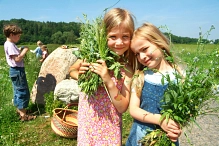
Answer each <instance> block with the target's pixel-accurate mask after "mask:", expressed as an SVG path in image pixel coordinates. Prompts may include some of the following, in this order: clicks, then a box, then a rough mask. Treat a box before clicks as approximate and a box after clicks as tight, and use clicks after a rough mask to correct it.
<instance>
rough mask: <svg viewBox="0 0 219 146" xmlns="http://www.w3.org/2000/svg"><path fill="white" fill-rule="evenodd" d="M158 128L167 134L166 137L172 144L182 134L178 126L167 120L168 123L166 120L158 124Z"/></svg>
mask: <svg viewBox="0 0 219 146" xmlns="http://www.w3.org/2000/svg"><path fill="white" fill-rule="evenodd" d="M160 127H161V128H162V129H163V130H164V131H165V132H166V133H167V136H168V137H169V138H170V140H171V141H173V142H176V141H177V139H178V138H179V136H180V135H181V133H182V130H181V129H180V125H179V124H178V123H176V122H175V121H173V120H171V119H169V121H168V122H167V120H166V119H165V120H163V121H162V122H161V123H160Z"/></svg>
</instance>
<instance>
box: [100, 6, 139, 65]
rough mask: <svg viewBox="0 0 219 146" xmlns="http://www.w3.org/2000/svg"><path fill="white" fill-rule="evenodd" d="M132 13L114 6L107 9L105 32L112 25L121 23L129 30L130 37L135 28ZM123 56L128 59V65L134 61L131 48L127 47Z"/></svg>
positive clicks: (112, 26)
mask: <svg viewBox="0 0 219 146" xmlns="http://www.w3.org/2000/svg"><path fill="white" fill-rule="evenodd" d="M134 18H135V17H134V15H132V14H131V13H130V12H129V11H127V10H125V9H121V8H114V9H111V10H110V11H108V12H107V13H106V14H105V16H104V24H105V27H106V31H107V33H108V32H109V31H110V30H111V29H112V28H114V27H116V26H119V25H120V24H121V23H123V24H124V26H125V27H126V28H127V29H128V30H129V33H130V36H131V38H132V35H133V32H134V30H135V25H134ZM124 57H125V58H127V59H128V62H129V64H130V66H133V63H134V61H135V57H134V53H133V52H132V50H131V49H128V50H127V51H126V52H125V53H124Z"/></svg>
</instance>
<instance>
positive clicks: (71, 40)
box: [0, 19, 219, 45]
mask: <svg viewBox="0 0 219 146" xmlns="http://www.w3.org/2000/svg"><path fill="white" fill-rule="evenodd" d="M11 23H12V24H17V25H18V26H20V27H21V28H22V30H23V34H22V35H21V38H20V41H19V42H18V44H36V42H37V41H38V40H41V41H42V42H43V43H44V44H80V40H79V37H80V26H81V23H79V22H69V23H66V22H50V21H47V22H39V21H31V20H25V19H11V20H1V21H0V27H1V28H2V30H3V26H4V25H5V24H11ZM166 35H170V34H166ZM171 41H172V43H175V44H196V43H197V41H198V39H197V38H189V37H180V36H176V35H173V34H171ZM204 41H205V42H207V43H210V42H209V41H208V40H204ZM4 42H5V36H4V34H3V31H0V45H3V44H4ZM214 43H215V44H218V43H219V39H217V40H215V41H214Z"/></svg>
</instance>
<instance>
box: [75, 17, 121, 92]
mask: <svg viewBox="0 0 219 146" xmlns="http://www.w3.org/2000/svg"><path fill="white" fill-rule="evenodd" d="M84 19H85V22H84V23H82V26H81V33H80V40H81V44H80V47H79V50H78V51H75V52H74V54H75V55H76V56H77V58H79V59H82V60H84V59H85V60H86V62H89V63H94V62H96V60H98V59H102V60H105V61H106V64H107V66H108V67H109V70H113V71H114V74H115V76H116V78H121V77H122V75H121V74H120V68H121V67H123V65H122V64H120V63H119V62H117V60H118V59H119V56H118V55H117V54H116V53H114V52H113V51H111V50H109V48H108V47H107V34H106V29H105V25H104V23H103V19H102V17H101V16H100V17H97V18H96V19H95V20H93V21H91V22H90V21H89V20H88V19H87V15H85V14H84ZM102 83H103V82H102V79H101V78H100V76H99V75H97V74H96V73H93V72H92V71H91V70H88V71H87V72H86V73H84V74H81V75H80V76H79V79H78V84H79V86H80V88H81V90H82V91H83V92H85V93H86V94H87V95H89V96H90V95H93V93H94V92H95V91H96V90H97V88H98V87H99V85H101V84H102Z"/></svg>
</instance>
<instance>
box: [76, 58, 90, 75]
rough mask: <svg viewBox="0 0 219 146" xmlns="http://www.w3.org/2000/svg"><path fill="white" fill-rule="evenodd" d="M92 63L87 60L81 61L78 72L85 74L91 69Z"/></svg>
mask: <svg viewBox="0 0 219 146" xmlns="http://www.w3.org/2000/svg"><path fill="white" fill-rule="evenodd" d="M89 66H90V63H87V62H86V60H83V62H81V63H80V67H79V70H78V74H84V73H85V72H86V71H88V70H89Z"/></svg>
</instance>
